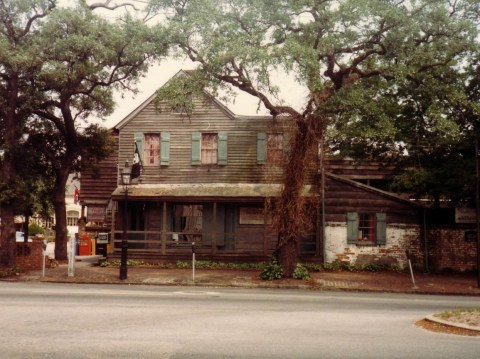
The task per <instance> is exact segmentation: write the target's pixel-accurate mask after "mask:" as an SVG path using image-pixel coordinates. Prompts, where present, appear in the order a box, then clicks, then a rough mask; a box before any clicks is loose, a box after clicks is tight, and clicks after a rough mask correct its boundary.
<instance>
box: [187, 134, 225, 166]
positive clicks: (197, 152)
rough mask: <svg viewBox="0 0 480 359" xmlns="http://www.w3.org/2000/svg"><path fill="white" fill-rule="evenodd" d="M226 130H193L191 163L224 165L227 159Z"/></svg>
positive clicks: (196, 164)
mask: <svg viewBox="0 0 480 359" xmlns="http://www.w3.org/2000/svg"><path fill="white" fill-rule="evenodd" d="M227 141H228V136H227V133H226V132H218V133H212V132H205V133H200V132H193V133H192V165H195V166H198V165H214V164H217V165H226V164H227V159H228V146H227Z"/></svg>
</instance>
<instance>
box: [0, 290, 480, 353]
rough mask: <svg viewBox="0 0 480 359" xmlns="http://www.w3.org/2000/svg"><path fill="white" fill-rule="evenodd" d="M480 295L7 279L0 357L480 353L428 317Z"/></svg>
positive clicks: (0, 293)
mask: <svg viewBox="0 0 480 359" xmlns="http://www.w3.org/2000/svg"><path fill="white" fill-rule="evenodd" d="M478 305H480V303H479V299H478V297H477V298H475V297H453V296H420V295H398V294H378V293H375V294H367V293H345V292H309V291H299V290H265V289H263V290H257V289H255V290H253V289H252V290H250V289H228V288H227V289H225V288H222V289H216V288H192V287H189V288H185V287H157V286H126V285H124V286H122V285H119V286H116V285H110V286H106V285H105V286H103V285H72V284H47V283H45V284H42V283H7V282H0V333H1V334H0V358H8V359H14V358H22V359H27V358H62V359H64V358H209V359H217V358H436V359H438V358H455V357H457V358H463V359H469V358H475V359H477V358H478V357H479V355H480V339H479V338H478V337H459V336H454V335H449V334H436V333H431V332H427V331H425V330H423V329H420V328H417V327H416V326H415V325H414V323H415V322H416V321H417V320H419V319H421V318H423V317H424V316H425V315H427V314H431V313H433V312H437V311H442V310H446V309H452V308H466V307H472V306H478Z"/></svg>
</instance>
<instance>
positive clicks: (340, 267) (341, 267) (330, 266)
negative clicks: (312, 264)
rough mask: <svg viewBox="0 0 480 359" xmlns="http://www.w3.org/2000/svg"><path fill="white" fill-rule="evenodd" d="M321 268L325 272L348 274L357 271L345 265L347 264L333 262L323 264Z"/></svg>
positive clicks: (352, 266) (350, 265)
mask: <svg viewBox="0 0 480 359" xmlns="http://www.w3.org/2000/svg"><path fill="white" fill-rule="evenodd" d="M323 268H324V269H326V270H333V271H348V272H354V271H356V270H358V268H356V267H355V266H354V265H352V264H350V263H347V262H342V261H334V262H331V263H325V264H324V265H323Z"/></svg>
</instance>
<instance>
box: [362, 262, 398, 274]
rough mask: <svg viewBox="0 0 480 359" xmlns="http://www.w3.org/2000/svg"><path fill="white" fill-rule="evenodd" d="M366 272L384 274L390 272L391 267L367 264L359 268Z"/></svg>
mask: <svg viewBox="0 0 480 359" xmlns="http://www.w3.org/2000/svg"><path fill="white" fill-rule="evenodd" d="M361 269H362V270H364V271H366V272H384V271H389V270H392V269H393V268H392V266H390V265H388V264H381V263H369V264H367V265H365V266H363V267H362V268H361Z"/></svg>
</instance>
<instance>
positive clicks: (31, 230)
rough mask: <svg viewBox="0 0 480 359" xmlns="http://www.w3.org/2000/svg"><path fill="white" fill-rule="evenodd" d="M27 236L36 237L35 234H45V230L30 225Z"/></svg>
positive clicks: (36, 225) (35, 225)
mask: <svg viewBox="0 0 480 359" xmlns="http://www.w3.org/2000/svg"><path fill="white" fill-rule="evenodd" d="M28 234H30V235H32V236H36V235H37V234H45V230H44V229H43V228H42V227H40V226H39V225H38V224H36V223H32V224H30V225H29V226H28Z"/></svg>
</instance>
